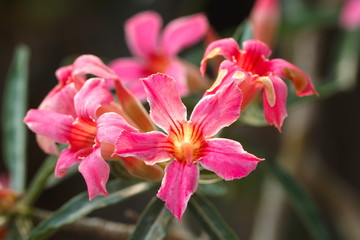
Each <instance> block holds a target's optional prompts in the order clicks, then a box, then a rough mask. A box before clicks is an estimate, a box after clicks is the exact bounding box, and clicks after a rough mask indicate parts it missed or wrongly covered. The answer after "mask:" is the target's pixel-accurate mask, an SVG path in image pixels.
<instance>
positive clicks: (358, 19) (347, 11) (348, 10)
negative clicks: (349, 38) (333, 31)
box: [339, 0, 360, 30]
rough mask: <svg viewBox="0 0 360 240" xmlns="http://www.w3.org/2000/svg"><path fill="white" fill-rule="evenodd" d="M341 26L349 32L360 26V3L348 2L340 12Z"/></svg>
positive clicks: (349, 0) (348, 0) (354, 0)
mask: <svg viewBox="0 0 360 240" xmlns="http://www.w3.org/2000/svg"><path fill="white" fill-rule="evenodd" d="M339 20H340V24H341V26H342V27H343V28H345V29H348V30H353V29H356V28H358V27H359V26H360V1H359V0H346V1H345V3H344V5H343V7H342V9H341V12H340V19H339Z"/></svg>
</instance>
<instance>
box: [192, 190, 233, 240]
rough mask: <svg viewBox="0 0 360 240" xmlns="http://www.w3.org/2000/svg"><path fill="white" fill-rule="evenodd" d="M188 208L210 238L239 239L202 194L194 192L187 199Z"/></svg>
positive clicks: (217, 239)
mask: <svg viewBox="0 0 360 240" xmlns="http://www.w3.org/2000/svg"><path fill="white" fill-rule="evenodd" d="M189 209H190V211H191V212H192V213H193V214H194V215H195V217H196V218H197V219H198V220H199V222H200V223H201V225H202V226H203V227H204V230H205V231H206V232H207V234H208V235H209V237H210V238H211V239H213V240H233V239H239V238H238V237H237V236H236V234H235V233H234V231H233V230H232V229H231V228H230V227H229V226H228V225H227V223H226V222H225V221H224V219H223V218H222V217H221V215H220V214H219V212H218V211H217V210H216V209H215V207H214V206H213V205H212V204H211V203H210V201H209V200H207V199H206V198H205V197H204V196H202V195H200V194H199V193H195V194H194V195H193V196H192V197H191V199H190V201H189Z"/></svg>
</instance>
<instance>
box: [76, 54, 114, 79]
mask: <svg viewBox="0 0 360 240" xmlns="http://www.w3.org/2000/svg"><path fill="white" fill-rule="evenodd" d="M79 74H83V75H84V74H92V75H94V76H97V77H101V78H112V79H116V78H117V75H116V74H115V72H114V71H113V70H111V69H110V68H109V67H108V66H106V65H105V64H104V62H103V61H102V60H101V59H100V58H98V57H97V56H94V55H90V54H88V55H81V56H80V57H78V58H76V59H75V61H74V63H73V75H74V76H76V75H79Z"/></svg>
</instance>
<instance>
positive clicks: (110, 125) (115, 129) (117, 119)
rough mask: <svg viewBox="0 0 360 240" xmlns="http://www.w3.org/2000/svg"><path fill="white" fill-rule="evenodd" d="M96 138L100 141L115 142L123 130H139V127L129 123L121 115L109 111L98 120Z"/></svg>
mask: <svg viewBox="0 0 360 240" xmlns="http://www.w3.org/2000/svg"><path fill="white" fill-rule="evenodd" d="M96 124H97V132H96V138H97V140H99V141H100V142H107V143H112V144H115V142H116V139H117V138H118V137H119V135H120V133H121V132H122V131H123V130H126V131H129V132H137V129H136V128H134V127H132V126H131V125H130V124H128V123H127V122H126V121H125V119H124V118H122V117H121V116H120V115H118V114H116V113H113V112H109V113H104V114H103V115H101V116H100V117H99V118H98V119H97V120H96Z"/></svg>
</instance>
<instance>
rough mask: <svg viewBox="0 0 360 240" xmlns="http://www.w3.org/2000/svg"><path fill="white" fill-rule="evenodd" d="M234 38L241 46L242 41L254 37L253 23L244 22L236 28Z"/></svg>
mask: <svg viewBox="0 0 360 240" xmlns="http://www.w3.org/2000/svg"><path fill="white" fill-rule="evenodd" d="M233 38H234V39H235V40H236V42H237V43H238V44H239V46H240V47H241V45H242V42H244V41H246V40H249V39H253V38H254V37H253V30H252V26H251V23H250V22H249V21H244V22H242V23H241V24H240V25H239V26H238V27H237V28H236V29H235V32H234V34H233Z"/></svg>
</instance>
